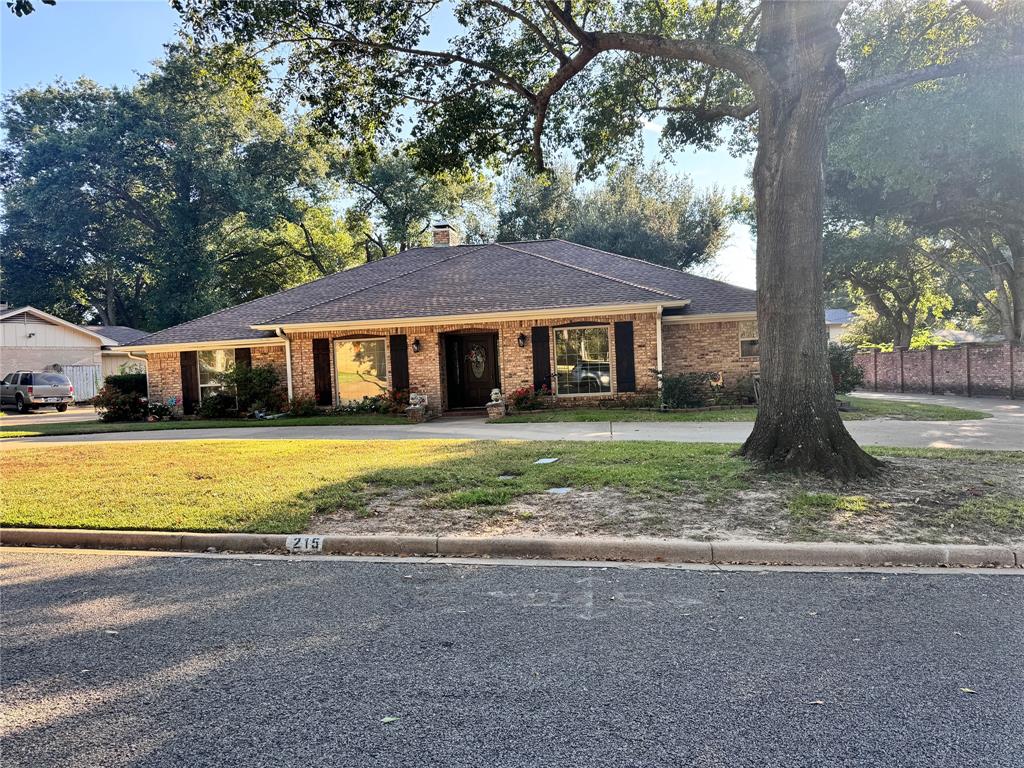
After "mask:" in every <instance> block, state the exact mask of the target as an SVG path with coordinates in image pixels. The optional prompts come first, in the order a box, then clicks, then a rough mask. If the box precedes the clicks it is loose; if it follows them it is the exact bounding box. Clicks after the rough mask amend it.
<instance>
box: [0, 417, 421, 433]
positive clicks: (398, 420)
mask: <svg viewBox="0 0 1024 768" xmlns="http://www.w3.org/2000/svg"><path fill="white" fill-rule="evenodd" d="M408 423H409V419H407V418H406V417H405V416H398V415H391V414H384V413H349V414H345V415H343V416H296V417H290V416H284V417H282V418H279V419H189V420H187V421H153V422H149V421H132V422H116V423H112V424H108V423H105V422H102V421H65V422H55V423H44V424H18V425H14V426H11V427H10V428H8V429H3V428H2V422H0V439H3V438H8V437H39V436H40V435H92V434H104V433H107V432H155V431H160V430H164V429H231V428H233V427H335V426H345V425H352V424H408Z"/></svg>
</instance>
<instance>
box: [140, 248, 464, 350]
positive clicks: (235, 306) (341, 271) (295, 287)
mask: <svg viewBox="0 0 1024 768" xmlns="http://www.w3.org/2000/svg"><path fill="white" fill-rule="evenodd" d="M422 247H423V248H429V247H430V246H422ZM410 250H419V249H410ZM384 258H389V257H384ZM441 261H444V259H441ZM371 263H373V262H369V261H364V262H363V263H362V264H356V265H355V266H354V267H349V268H347V269H339V270H338V271H337V272H331V273H330V274H329V275H323V276H321V277H318V278H316V279H314V280H309V281H308V282H305V283H299V284H298V285H293V286H292V287H291V288H284V289H283V290H280V291H274V292H273V293H268V294H266V295H265V296H257V297H256V298H255V299H249V300H248V301H243V302H242V303H241V304H232V305H231V306H230V307H221V308H220V309H215V310H213V312H207V313H206V314H205V315H199V316H198V317H193V318H191V319H190V320H185V321H184V322H181V323H175V324H174V325H169V326H167V327H166V328H161V329H160V330H159V331H151V332H149V333H147V334H146V335H145V336H140V337H139V338H138V339H137V341H144V340H145V339H148V338H149V337H150V336H156V334H158V333H163V332H164V331H169V330H170V329H171V328H179V327H180V326H183V325H188V324H190V323H194V322H197V321H199V320H205V319H206V318H208V317H213V316H214V315H219V314H221V313H222V312H227V311H228V310H232V309H238V308H239V307H245V306H248V305H249V304H255V303H256V302H257V301H262V300H263V299H269V298H270V297H271V296H278V295H280V294H283V293H290V292H291V291H297V290H298V289H299V288H305V287H306V286H309V285H314V284H315V283H319V282H321V281H322V280H327V279H328V278H331V277H337V276H338V275H341V274H344V273H346V272H352V271H354V270H357V269H359V268H360V267H365V266H366V265H367V264H371ZM435 263H437V262H435ZM310 306H316V305H315V304H311V305H310ZM295 311H296V312H298V311H299V310H295ZM247 327H248V328H252V325H248V326H247ZM253 330H255V329H253ZM135 344H136V342H134V341H133V342H132V345H133V346H135ZM125 346H127V345H125Z"/></svg>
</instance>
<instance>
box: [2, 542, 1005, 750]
mask: <svg viewBox="0 0 1024 768" xmlns="http://www.w3.org/2000/svg"><path fill="white" fill-rule="evenodd" d="M0 558H2V562H3V575H2V579H3V583H2V586H3V601H4V620H3V627H2V633H3V694H4V699H5V709H6V716H5V718H4V720H3V729H4V739H3V753H4V754H3V764H4V765H5V766H8V767H9V768H13V767H14V766H33V768H47V767H48V766H61V767H64V766H105V767H107V768H112V767H114V766H176V767H180V766H321V765H323V766H428V765H437V766H446V767H447V766H556V765H557V766H759V767H760V766H783V767H787V768H788V767H789V766H829V768H837V767H840V766H872V767H875V766H885V767H886V768H895V767H897V766H922V767H923V766H928V767H929V768H935V766H957V767H958V768H963V767H965V766H985V767H986V768H999V767H1005V768H1020V766H1021V765H1024V708H1022V707H1021V691H1022V690H1024V631H1022V627H1024V577H1022V576H1018V575H1001V574H995V573H991V572H989V573H986V572H984V571H979V572H973V573H968V574H963V573H949V574H938V575H932V574H928V575H923V574H913V573H892V572H890V573H868V572H854V573H848V572H824V573H812V572H792V571H789V572H786V571H768V570H765V571H752V570H747V571H729V572H724V571H719V570H716V569H704V570H696V569H686V570H676V569H668V568H661V569H657V568H655V569H652V568H636V567H628V568H616V567H613V568H599V567H592V568H573V567H537V566H532V567H528V566H496V565H491V566H489V565H476V564H471V565H452V564H448V565H442V564H429V563H421V562H420V563H417V562H401V561H399V562H395V563H375V562H351V561H340V560H336V561H326V560H303V559H302V558H301V557H293V558H291V559H285V558H282V559H255V558H248V559H246V558H234V559H230V558H212V557H201V556H200V557H157V556H150V555H143V556H138V555H136V556H126V555H108V554H94V553H74V552H68V553H65V552H46V551H39V552H24V551H15V550H6V551H3V552H0ZM392 718H393V719H392Z"/></svg>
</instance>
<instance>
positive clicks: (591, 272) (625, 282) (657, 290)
mask: <svg viewBox="0 0 1024 768" xmlns="http://www.w3.org/2000/svg"><path fill="white" fill-rule="evenodd" d="M524 242H527V241H524ZM562 242H568V241H566V240H563V241H562ZM495 245H497V246H500V247H501V248H508V249H509V250H510V251H515V252H516V253H525V254H526V255H527V256H533V257H534V258H535V259H543V260H544V261H550V262H551V263H553V264H560V265H562V266H563V267H569V269H575V270H577V271H579V272H584V273H586V274H588V275H594V276H596V277H602V278H604V279H605V280H611V281H612V282H615V283H622V284H623V285H628V286H629V287H631V288H639V289H640V290H642V291H650V292H651V293H660V294H661V295H662V296H668V297H669V298H672V299H679V300H683V297H682V296H679V295H678V294H675V293H669V292H668V291H663V290H661V289H660V288H651V287H650V286H647V285H640V284H639V283H632V282H630V281H629V280H623V279H622V278H619V277H612V276H611V275H606V274H604V273H603V272H597V271H596V270H593V269H587V268H586V267H581V266H579V265H577V264H569V263H567V262H564V261H559V260H558V259H555V258H552V257H551V256H544V255H542V254H539V253H531V252H530V251H524V250H523V249H522V248H513V247H512V246H511V245H506V244H505V243H495ZM573 245H576V243H573ZM583 247H584V248H586V247H587V246H583ZM591 250H596V249H591ZM611 255H613V256H614V255H615V254H611ZM623 258H629V257H628V256H625V257H623ZM676 271H678V270H676Z"/></svg>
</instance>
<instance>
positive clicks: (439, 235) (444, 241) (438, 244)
mask: <svg viewBox="0 0 1024 768" xmlns="http://www.w3.org/2000/svg"><path fill="white" fill-rule="evenodd" d="M430 234H431V236H432V237H433V241H434V247H435V248H444V247H446V246H449V245H459V244H460V243H461V242H462V240H461V238H460V237H459V231H458V230H457V229H455V227H453V226H452V225H451V224H448V223H446V222H443V221H442V222H441V223H439V224H435V225H434V226H433V227H431V230H430Z"/></svg>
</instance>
